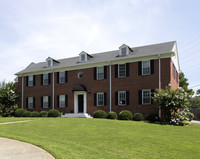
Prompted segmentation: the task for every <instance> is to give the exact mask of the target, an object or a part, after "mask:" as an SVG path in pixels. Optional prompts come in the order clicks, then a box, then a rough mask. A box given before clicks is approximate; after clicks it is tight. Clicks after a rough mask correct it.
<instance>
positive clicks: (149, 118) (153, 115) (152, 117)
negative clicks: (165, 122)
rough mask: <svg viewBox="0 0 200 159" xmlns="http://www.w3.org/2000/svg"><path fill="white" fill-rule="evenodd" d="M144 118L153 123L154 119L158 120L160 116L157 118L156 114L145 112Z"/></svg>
mask: <svg viewBox="0 0 200 159" xmlns="http://www.w3.org/2000/svg"><path fill="white" fill-rule="evenodd" d="M146 120H148V121H149V122H151V123H154V122H156V121H159V120H160V118H159V116H158V114H155V113H150V114H147V116H146Z"/></svg>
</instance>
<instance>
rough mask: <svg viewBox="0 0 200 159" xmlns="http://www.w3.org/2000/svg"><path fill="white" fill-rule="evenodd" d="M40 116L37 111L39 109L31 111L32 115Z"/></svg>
mask: <svg viewBox="0 0 200 159" xmlns="http://www.w3.org/2000/svg"><path fill="white" fill-rule="evenodd" d="M39 116H40V113H39V112H37V111H33V112H31V117H39Z"/></svg>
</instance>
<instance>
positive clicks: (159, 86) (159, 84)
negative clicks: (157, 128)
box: [158, 54, 161, 118]
mask: <svg viewBox="0 0 200 159" xmlns="http://www.w3.org/2000/svg"><path fill="white" fill-rule="evenodd" d="M158 65H159V66H158V67H159V70H158V88H159V94H160V90H161V63H160V54H159V55H158ZM159 103H160V102H159ZM159 118H161V107H160V106H159Z"/></svg>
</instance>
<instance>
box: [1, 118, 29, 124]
mask: <svg viewBox="0 0 200 159" xmlns="http://www.w3.org/2000/svg"><path fill="white" fill-rule="evenodd" d="M24 120H33V118H14V117H0V123H6V122H15V121H24Z"/></svg>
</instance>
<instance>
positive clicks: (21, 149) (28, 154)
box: [0, 137, 55, 159]
mask: <svg viewBox="0 0 200 159" xmlns="http://www.w3.org/2000/svg"><path fill="white" fill-rule="evenodd" d="M0 159H55V158H54V157H53V156H52V155H51V154H49V153H48V152H46V151H45V150H43V149H41V148H39V147H37V146H34V145H32V144H28V143H25V142H21V141H17V140H12V139H7V138H1V137H0Z"/></svg>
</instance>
